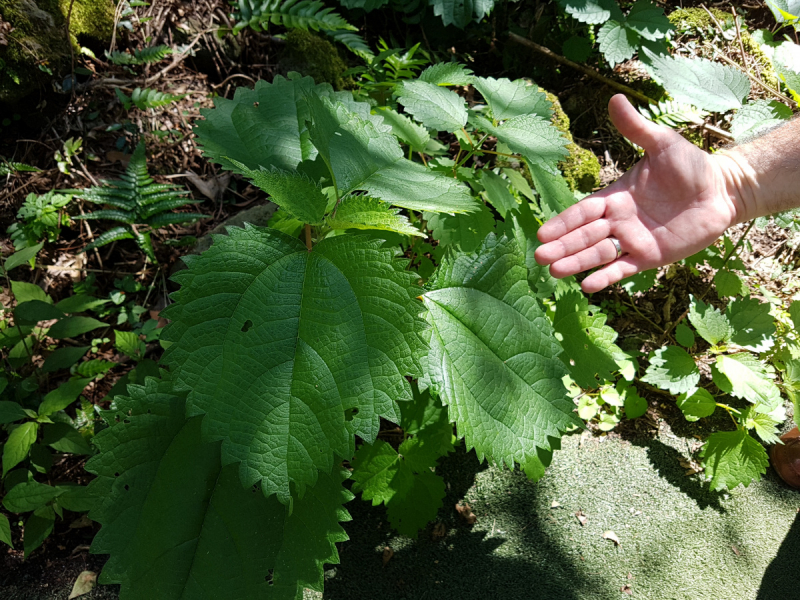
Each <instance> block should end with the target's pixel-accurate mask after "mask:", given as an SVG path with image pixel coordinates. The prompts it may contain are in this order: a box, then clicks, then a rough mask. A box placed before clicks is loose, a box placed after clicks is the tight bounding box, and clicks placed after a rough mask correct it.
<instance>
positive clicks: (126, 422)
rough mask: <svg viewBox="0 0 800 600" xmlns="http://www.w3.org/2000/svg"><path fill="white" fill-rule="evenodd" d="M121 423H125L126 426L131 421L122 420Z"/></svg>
mask: <svg viewBox="0 0 800 600" xmlns="http://www.w3.org/2000/svg"><path fill="white" fill-rule="evenodd" d="M122 422H123V423H125V424H128V423H130V422H131V420H130V419H123V421H122Z"/></svg>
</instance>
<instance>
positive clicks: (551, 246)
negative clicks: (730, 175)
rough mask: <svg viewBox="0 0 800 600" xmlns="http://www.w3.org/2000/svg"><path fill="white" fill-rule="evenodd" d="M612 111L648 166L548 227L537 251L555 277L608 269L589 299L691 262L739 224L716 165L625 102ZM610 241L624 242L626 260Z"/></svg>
mask: <svg viewBox="0 0 800 600" xmlns="http://www.w3.org/2000/svg"><path fill="white" fill-rule="evenodd" d="M608 108H609V114H610V116H611V121H612V122H613V123H614V125H615V126H616V127H617V129H618V130H619V131H620V133H622V135H624V136H625V137H627V138H628V139H629V140H631V141H632V142H634V143H636V144H638V145H639V146H641V147H642V148H644V150H645V156H644V158H643V159H642V160H640V161H639V162H638V163H637V164H636V165H634V167H633V168H632V169H631V170H630V171H628V172H627V173H625V175H623V176H622V177H620V178H619V179H618V180H617V181H616V182H614V183H613V184H612V185H610V186H609V187H607V188H606V189H604V190H602V191H600V192H598V193H596V194H593V195H591V196H589V197H587V198H585V199H584V200H582V201H581V202H579V203H578V204H575V205H574V206H571V207H570V208H568V209H567V210H565V211H564V212H562V213H561V214H560V215H558V216H556V217H553V218H552V219H550V220H549V221H548V222H547V223H545V224H544V225H542V227H541V228H540V229H539V241H541V242H543V244H542V246H540V247H539V248H538V249H537V250H536V261H537V262H538V263H539V264H546V265H550V273H551V274H552V275H553V276H554V277H566V276H568V275H574V274H575V273H580V272H582V271H587V270H589V269H592V268H594V267H597V266H600V265H606V266H605V267H603V268H602V269H599V270H597V271H596V272H594V273H592V274H591V275H589V276H588V277H587V278H586V279H584V280H583V283H582V287H583V290H584V291H585V292H587V293H592V292H596V291H598V290H601V289H603V288H604V287H606V286H608V285H611V284H612V283H615V282H617V281H619V280H620V279H623V278H624V277H628V276H630V275H633V274H635V273H638V272H639V271H643V270H645V269H652V268H655V267H658V266H661V265H665V264H668V263H671V262H674V261H676V260H680V259H682V258H685V257H687V256H690V255H691V254H694V253H695V252H697V251H699V250H702V249H703V248H705V247H706V246H708V245H709V244H711V243H712V242H713V241H714V240H716V239H717V238H718V237H719V236H720V235H721V234H722V232H723V231H725V229H727V228H728V227H730V226H731V225H733V224H734V223H736V221H737V207H736V205H735V204H734V201H733V199H732V194H730V193H729V191H728V189H727V188H726V183H725V178H724V176H723V172H722V169H721V168H720V166H719V165H718V164H717V162H716V161H715V160H714V157H712V156H710V155H708V154H707V153H705V152H703V151H702V150H700V149H699V148H697V147H696V146H694V145H693V144H691V143H690V142H688V141H686V140H685V139H684V138H683V137H682V136H681V135H680V134H678V133H676V132H675V131H673V130H671V129H669V128H667V127H662V126H660V125H656V124H655V123H652V122H650V121H648V120H647V119H645V118H644V117H643V116H642V115H640V114H639V113H638V112H637V111H636V110H635V109H634V108H633V106H631V104H630V103H629V102H628V100H627V98H626V97H625V96H623V95H617V96H614V97H613V98H612V99H611V101H610V103H609V107H608ZM609 236H613V237H615V238H617V239H618V240H619V242H620V247H621V249H622V256H620V257H619V258H616V256H617V251H616V247H615V246H614V243H613V242H612V241H611V240H609V239H608V237H609Z"/></svg>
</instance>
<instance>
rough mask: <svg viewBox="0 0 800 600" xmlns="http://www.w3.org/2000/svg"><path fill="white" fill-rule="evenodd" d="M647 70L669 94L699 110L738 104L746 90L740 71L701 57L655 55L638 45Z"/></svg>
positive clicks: (717, 109)
mask: <svg viewBox="0 0 800 600" xmlns="http://www.w3.org/2000/svg"><path fill="white" fill-rule="evenodd" d="M642 53H643V54H644V57H646V58H647V60H648V62H647V68H648V71H650V73H651V74H652V76H653V79H655V80H656V81H657V82H658V83H660V84H661V85H663V86H664V87H665V88H666V90H667V92H669V95H670V96H672V97H673V98H674V99H675V100H677V101H678V102H687V103H688V104H693V105H694V106H697V107H698V108H702V109H703V110H708V111H712V112H726V111H729V110H731V109H734V108H741V107H742V105H743V104H744V101H745V99H746V98H747V94H748V93H749V92H750V80H749V79H748V78H747V75H745V74H744V73H743V72H742V71H740V70H738V69H734V68H733V67H729V66H726V65H721V64H719V63H715V62H711V61H710V60H706V59H704V58H693V59H688V58H682V57H678V58H676V57H672V56H659V55H658V54H656V53H654V52H651V51H650V50H648V49H647V48H642Z"/></svg>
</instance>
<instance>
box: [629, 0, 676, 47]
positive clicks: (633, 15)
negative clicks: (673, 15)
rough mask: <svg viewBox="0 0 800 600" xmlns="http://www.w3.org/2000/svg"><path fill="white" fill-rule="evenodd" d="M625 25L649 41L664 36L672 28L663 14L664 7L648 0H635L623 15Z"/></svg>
mask: <svg viewBox="0 0 800 600" xmlns="http://www.w3.org/2000/svg"><path fill="white" fill-rule="evenodd" d="M625 25H626V26H627V27H629V28H630V29H633V30H634V31H635V32H636V33H638V34H639V35H640V36H642V37H643V38H644V39H646V40H650V41H651V42H654V41H656V40H660V39H663V38H665V37H666V36H667V33H669V31H671V30H672V29H674V28H673V27H672V24H671V23H670V22H669V19H667V17H666V15H665V14H664V9H663V8H661V7H660V6H657V5H655V4H652V3H651V2H650V0H636V4H634V5H633V6H632V7H631V10H630V12H629V13H628V16H627V17H625Z"/></svg>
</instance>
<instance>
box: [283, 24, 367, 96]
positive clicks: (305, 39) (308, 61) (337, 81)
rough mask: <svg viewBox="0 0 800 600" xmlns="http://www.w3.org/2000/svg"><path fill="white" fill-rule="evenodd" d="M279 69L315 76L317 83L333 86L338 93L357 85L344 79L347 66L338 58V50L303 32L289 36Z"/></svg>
mask: <svg viewBox="0 0 800 600" xmlns="http://www.w3.org/2000/svg"><path fill="white" fill-rule="evenodd" d="M279 68H280V70H281V71H283V72H284V73H288V72H289V71H298V72H300V73H302V74H303V75H308V76H310V77H312V78H313V79H314V81H316V82H317V83H330V84H331V85H332V86H333V87H334V89H337V90H342V89H349V88H351V87H353V85H354V84H353V80H352V79H351V78H349V77H347V78H343V77H342V75H343V74H344V72H345V71H346V70H347V64H346V63H345V62H344V61H343V60H342V58H341V57H340V56H339V52H337V50H336V47H335V46H334V45H333V44H331V43H330V42H329V41H327V40H325V39H323V38H321V37H320V36H318V35H315V34H313V33H311V32H310V31H304V30H302V29H290V30H289V31H288V32H287V33H286V49H285V50H284V53H283V56H282V57H281V61H280V64H279Z"/></svg>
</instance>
